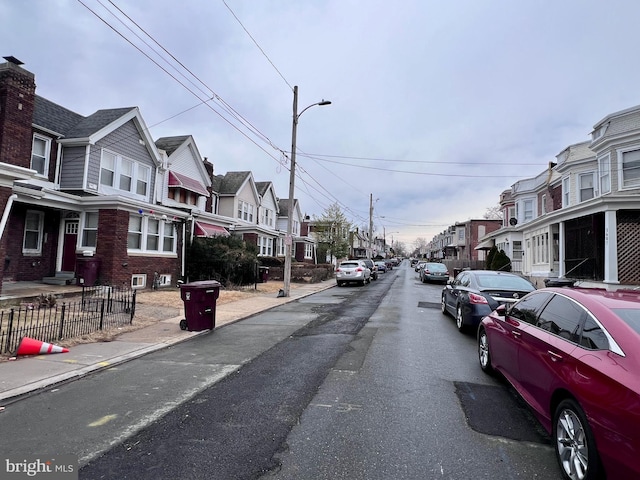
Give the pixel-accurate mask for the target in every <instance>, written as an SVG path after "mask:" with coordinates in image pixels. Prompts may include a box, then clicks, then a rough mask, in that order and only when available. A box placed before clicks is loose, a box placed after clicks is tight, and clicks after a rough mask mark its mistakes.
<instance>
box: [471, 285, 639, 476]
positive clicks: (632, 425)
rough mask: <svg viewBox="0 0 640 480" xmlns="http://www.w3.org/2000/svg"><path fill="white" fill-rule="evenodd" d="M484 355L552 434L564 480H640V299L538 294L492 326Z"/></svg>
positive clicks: (625, 294) (484, 329) (493, 317)
mask: <svg viewBox="0 0 640 480" xmlns="http://www.w3.org/2000/svg"><path fill="white" fill-rule="evenodd" d="M478 354H479V359H480V367H481V368H482V370H484V371H485V372H491V371H493V370H494V369H495V370H497V371H498V372H500V373H501V374H503V375H504V377H506V379H507V380H508V381H509V382H510V383H511V384H512V385H513V387H514V388H515V389H516V390H517V391H518V393H519V394H520V395H521V396H522V397H523V399H524V400H525V401H526V402H527V403H528V404H529V406H530V407H531V408H532V409H533V412H534V413H535V415H536V417H537V418H538V419H539V420H540V422H541V423H542V425H543V426H544V427H545V428H546V430H547V431H548V432H549V433H550V435H551V437H552V439H553V443H554V446H555V452H556V457H557V459H558V462H559V465H560V469H561V471H562V474H563V476H564V478H566V479H571V480H577V479H580V480H589V479H594V478H600V477H601V476H603V475H606V478H609V479H618V478H620V479H626V478H640V294H639V293H638V292H632V291H629V290H627V291H624V290H618V291H615V292H610V291H606V290H603V289H583V288H543V289H540V290H536V291H534V292H532V293H529V294H528V295H526V296H525V297H523V298H522V299H520V300H519V301H518V302H516V303H514V304H512V305H509V306H506V307H505V306H500V307H498V308H497V309H496V310H495V311H493V312H492V313H491V314H490V315H488V316H486V317H485V318H484V319H483V320H482V322H481V323H480V325H479V328H478Z"/></svg>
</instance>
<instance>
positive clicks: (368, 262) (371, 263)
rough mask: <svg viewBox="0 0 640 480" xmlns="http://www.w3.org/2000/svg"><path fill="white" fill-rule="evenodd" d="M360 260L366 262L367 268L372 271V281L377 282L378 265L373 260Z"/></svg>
mask: <svg viewBox="0 0 640 480" xmlns="http://www.w3.org/2000/svg"><path fill="white" fill-rule="evenodd" d="M360 260H362V261H363V262H364V264H365V265H366V266H367V268H368V269H369V270H371V279H372V280H377V279H378V266H377V265H376V263H375V262H374V261H373V260H370V259H368V258H361V259H360Z"/></svg>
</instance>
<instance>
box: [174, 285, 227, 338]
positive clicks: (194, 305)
mask: <svg viewBox="0 0 640 480" xmlns="http://www.w3.org/2000/svg"><path fill="white" fill-rule="evenodd" d="M220 286H221V285H220V282H216V281H215V280H203V281H200V282H191V283H183V284H182V285H180V298H182V301H183V303H184V314H185V317H186V318H185V319H184V320H181V321H180V328H181V329H182V330H189V331H190V332H199V331H201V330H213V328H214V327H215V325H216V301H217V300H218V296H219V295H220Z"/></svg>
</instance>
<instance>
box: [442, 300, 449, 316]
mask: <svg viewBox="0 0 640 480" xmlns="http://www.w3.org/2000/svg"><path fill="white" fill-rule="evenodd" d="M440 311H441V312H442V314H443V315H448V314H449V312H447V302H445V301H444V295H442V297H440Z"/></svg>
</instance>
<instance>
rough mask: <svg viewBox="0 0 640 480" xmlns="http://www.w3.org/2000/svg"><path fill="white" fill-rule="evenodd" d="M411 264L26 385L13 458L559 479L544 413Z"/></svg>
mask: <svg viewBox="0 0 640 480" xmlns="http://www.w3.org/2000/svg"><path fill="white" fill-rule="evenodd" d="M440 289H441V287H439V286H435V285H424V284H421V283H420V282H419V281H418V279H417V275H416V274H415V273H414V272H413V270H412V269H410V268H409V266H408V265H407V264H405V265H404V266H403V267H401V268H397V269H394V270H393V271H391V272H389V273H387V274H384V275H381V276H380V279H379V280H378V281H376V282H372V283H371V284H370V285H367V286H364V287H360V286H349V287H340V288H338V287H336V288H332V289H329V290H326V291H324V292H320V293H318V294H315V295H312V296H310V297H306V298H304V299H301V300H298V301H296V302H293V303H289V304H286V305H283V306H281V307H278V308H276V309H273V310H271V311H269V312H265V313H262V314H259V315H256V316H254V317H252V318H250V319H246V320H244V321H242V322H238V323H236V324H233V325H229V326H226V327H224V328H221V329H219V330H216V331H214V332H212V333H211V334H207V335H203V336H199V337H196V338H194V339H192V340H190V341H188V342H184V343H182V344H179V345H177V346H175V347H172V348H169V349H166V350H163V351H159V352H155V353H153V354H149V355H146V356H145V357H142V358H140V359H137V360H134V361H131V362H128V363H126V364H122V365H120V366H118V367H117V368H112V369H109V370H106V371H103V372H101V373H97V374H95V375H92V376H89V377H86V378H84V379H81V380H78V381H75V382H72V383H69V384H66V385H61V386H59V387H58V388H56V389H53V390H51V391H48V392H44V393H42V394H40V395H36V396H33V397H28V398H25V399H24V400H21V401H19V402H16V403H15V404H13V405H12V408H11V409H7V411H5V412H3V413H2V416H1V417H0V429H1V430H2V432H3V435H2V436H1V438H0V450H1V451H2V452H3V453H4V454H5V455H8V456H13V455H18V456H19V455H24V454H42V455H45V454H54V455H55V454H58V455H59V454H69V453H71V454H74V455H78V457H79V459H80V465H81V469H80V475H79V476H80V478H81V479H85V478H86V479H100V478H103V479H128V478H131V479H134V478H135V479H147V478H149V479H151V478H153V479H200V478H202V479H224V480H230V479H257V478H265V479H270V478H278V479H297V480H300V479H314V480H315V479H324V478H326V479H329V478H331V479H350V480H353V479H367V480H370V479H374V480H375V479H385V480H388V479H430V478H451V479H460V478H492V479H494V480H499V479H515V478H522V479H534V478H537V479H552V478H560V474H559V470H558V468H557V466H556V464H555V460H554V458H553V452H552V449H551V447H550V446H549V445H548V439H545V437H544V434H543V433H541V432H540V429H539V426H537V423H536V422H535V420H533V419H531V418H530V417H529V416H528V415H527V410H526V409H525V408H523V407H522V405H521V403H520V402H518V400H517V398H516V397H515V396H514V395H512V394H511V393H510V390H509V389H508V388H507V387H506V385H505V384H504V383H503V382H501V381H500V380H499V379H495V378H492V377H488V376H486V375H484V374H483V373H482V372H481V371H480V368H479V367H478V365H477V360H476V358H475V356H476V353H475V339H474V338H473V337H472V336H470V335H462V334H460V333H459V332H458V331H457V330H456V328H455V324H454V322H453V319H451V318H448V317H444V316H443V315H442V314H441V313H440V311H439V307H438V302H439V292H440Z"/></svg>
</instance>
